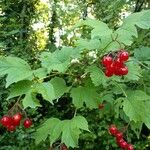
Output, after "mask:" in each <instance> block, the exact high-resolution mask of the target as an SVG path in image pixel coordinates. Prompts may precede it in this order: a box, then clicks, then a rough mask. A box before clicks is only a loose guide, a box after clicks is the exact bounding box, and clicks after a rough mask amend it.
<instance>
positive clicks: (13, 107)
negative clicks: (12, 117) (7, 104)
mask: <svg viewBox="0 0 150 150" xmlns="http://www.w3.org/2000/svg"><path fill="white" fill-rule="evenodd" d="M21 96H22V95H21ZM21 96H19V97H18V99H17V101H16V103H15V104H14V105H13V106H12V107H11V109H10V110H9V111H8V114H11V112H13V110H14V109H15V107H16V105H17V106H18V105H19V103H18V102H19V101H20V99H21Z"/></svg>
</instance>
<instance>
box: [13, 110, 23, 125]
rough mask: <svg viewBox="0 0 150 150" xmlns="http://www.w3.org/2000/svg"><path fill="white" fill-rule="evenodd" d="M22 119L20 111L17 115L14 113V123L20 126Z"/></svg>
mask: <svg viewBox="0 0 150 150" xmlns="http://www.w3.org/2000/svg"><path fill="white" fill-rule="evenodd" d="M21 119H22V115H21V114H20V113H17V114H15V115H13V117H12V120H13V124H14V125H15V126H19V125H20V121H21Z"/></svg>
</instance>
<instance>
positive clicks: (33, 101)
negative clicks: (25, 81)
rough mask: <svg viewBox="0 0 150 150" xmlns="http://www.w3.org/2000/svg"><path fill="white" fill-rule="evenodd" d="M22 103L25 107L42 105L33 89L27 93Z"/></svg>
mask: <svg viewBox="0 0 150 150" xmlns="http://www.w3.org/2000/svg"><path fill="white" fill-rule="evenodd" d="M22 104H23V107H24V109H25V108H27V107H31V108H36V107H40V106H41V104H40V103H39V100H38V99H37V98H36V93H33V92H32V90H30V91H29V92H27V93H26V95H25V97H24V98H23V100H22Z"/></svg>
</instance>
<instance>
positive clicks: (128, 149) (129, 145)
mask: <svg viewBox="0 0 150 150" xmlns="http://www.w3.org/2000/svg"><path fill="white" fill-rule="evenodd" d="M126 148H127V150H134V147H133V145H131V144H128V145H127V147H126Z"/></svg>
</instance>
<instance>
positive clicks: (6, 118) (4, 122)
mask: <svg viewBox="0 0 150 150" xmlns="http://www.w3.org/2000/svg"><path fill="white" fill-rule="evenodd" d="M11 123H12V118H11V117H9V116H3V117H2V119H1V124H2V125H3V126H5V127H6V126H8V125H11Z"/></svg>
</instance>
